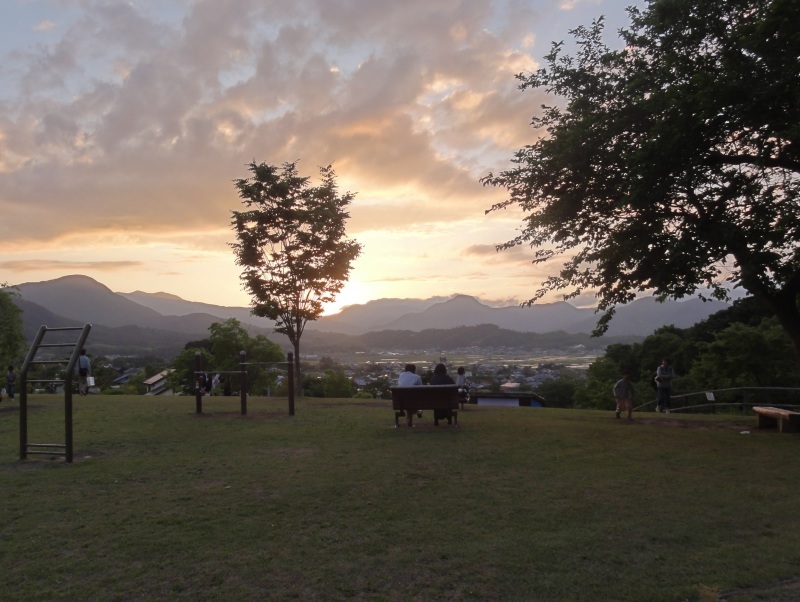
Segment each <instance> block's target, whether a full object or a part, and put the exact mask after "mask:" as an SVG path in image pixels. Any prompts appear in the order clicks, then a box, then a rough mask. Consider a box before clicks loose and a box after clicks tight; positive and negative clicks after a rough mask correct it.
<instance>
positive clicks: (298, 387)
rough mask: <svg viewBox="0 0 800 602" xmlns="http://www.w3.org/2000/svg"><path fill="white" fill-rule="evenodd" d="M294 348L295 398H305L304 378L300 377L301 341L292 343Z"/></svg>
mask: <svg viewBox="0 0 800 602" xmlns="http://www.w3.org/2000/svg"><path fill="white" fill-rule="evenodd" d="M292 346H293V347H294V396H295V397H298V398H300V397H303V377H302V376H301V375H300V339H295V340H294V341H293V342H292Z"/></svg>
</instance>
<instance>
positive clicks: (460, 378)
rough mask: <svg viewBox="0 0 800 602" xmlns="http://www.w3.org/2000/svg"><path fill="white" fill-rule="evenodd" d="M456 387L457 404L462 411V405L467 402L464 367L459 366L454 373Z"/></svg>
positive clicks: (467, 388) (467, 392)
mask: <svg viewBox="0 0 800 602" xmlns="http://www.w3.org/2000/svg"><path fill="white" fill-rule="evenodd" d="M456 385H458V403H460V404H461V409H462V410H463V409H464V404H465V403H467V401H469V387H468V386H467V373H466V372H465V370H464V366H459V367H458V370H457V371H456Z"/></svg>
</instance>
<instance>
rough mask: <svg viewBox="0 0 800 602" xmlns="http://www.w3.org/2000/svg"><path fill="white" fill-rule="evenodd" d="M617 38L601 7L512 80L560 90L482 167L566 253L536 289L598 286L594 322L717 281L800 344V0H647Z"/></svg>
mask: <svg viewBox="0 0 800 602" xmlns="http://www.w3.org/2000/svg"><path fill="white" fill-rule="evenodd" d="M630 17H631V26H630V29H627V30H622V31H621V32H620V36H621V37H622V40H623V42H624V47H623V48H622V49H621V50H612V49H610V48H609V47H608V46H607V45H606V44H605V43H604V42H603V40H602V34H603V20H602V18H601V19H599V20H598V21H595V22H594V23H593V24H592V25H591V26H590V27H582V28H578V29H577V30H575V31H573V32H571V33H572V34H573V35H574V36H575V38H576V41H577V43H578V47H577V48H578V50H577V51H576V53H575V55H574V56H567V55H566V54H565V53H564V50H563V44H562V43H556V44H554V45H553V47H552V51H551V52H550V54H549V55H548V56H547V57H546V65H545V66H544V67H543V68H541V69H539V70H538V71H536V72H534V73H529V74H520V75H519V76H518V78H519V79H520V80H521V82H522V83H521V86H520V87H521V88H522V89H526V88H544V89H545V90H546V91H547V92H548V93H550V94H553V95H554V96H556V97H557V98H560V99H561V100H560V101H558V102H554V103H552V106H543V107H542V112H541V114H540V115H538V116H536V117H535V118H534V119H533V121H532V125H533V126H534V127H535V128H536V129H537V130H539V131H540V132H541V133H542V135H541V137H540V138H539V139H538V140H537V141H536V142H535V143H533V144H531V145H530V146H526V147H525V148H523V149H521V150H520V151H518V152H517V153H516V155H515V157H514V159H513V167H512V168H511V169H509V170H507V171H503V172H501V173H499V174H497V175H495V174H489V175H488V176H487V177H486V178H484V179H483V182H484V183H485V184H487V185H493V186H500V187H505V188H506V189H507V190H508V191H509V197H508V199H507V200H505V201H504V202H501V203H498V204H497V205H495V206H494V207H492V208H491V209H490V210H489V211H493V210H498V209H502V208H505V207H509V206H512V205H519V206H520V207H521V208H522V209H523V210H524V212H525V217H524V223H523V227H522V229H521V231H520V234H519V235H518V236H517V237H516V238H514V239H513V240H510V241H508V242H507V243H505V244H503V245H500V247H499V248H509V247H513V246H516V245H520V244H528V245H530V246H532V247H534V248H535V249H536V250H535V254H534V257H533V261H534V262H545V261H549V260H552V259H553V258H555V257H559V256H560V257H563V260H564V264H563V267H562V269H561V271H560V273H559V274H557V275H555V276H553V277H551V278H549V279H547V280H546V281H544V282H543V283H542V285H541V287H540V288H539V289H538V290H537V291H536V293H535V295H534V297H533V298H532V299H531V300H530V301H529V302H534V301H536V300H537V299H540V298H541V297H542V296H544V295H545V294H547V293H549V292H551V291H555V290H565V291H566V296H567V298H569V297H572V296H575V295H578V294H581V293H586V292H593V293H595V294H596V295H597V297H598V300H599V309H600V310H604V311H605V314H604V315H603V317H602V318H601V319H600V322H599V324H598V329H597V331H596V332H597V333H602V332H604V331H605V329H606V328H607V326H608V320H609V319H610V318H611V317H612V316H613V313H614V307H615V306H616V305H618V304H624V303H627V302H629V301H631V300H632V299H634V297H635V296H636V294H637V293H638V292H643V291H651V292H652V293H653V294H655V295H656V296H658V297H659V298H681V297H684V296H687V295H693V294H701V293H702V291H703V290H705V289H706V287H708V288H710V290H711V294H712V295H713V296H715V297H717V298H725V297H726V289H725V288H724V284H725V282H728V283H733V284H735V285H738V286H741V287H743V288H744V289H746V290H747V291H748V292H750V293H751V294H752V295H754V296H756V297H758V298H760V299H762V300H763V301H764V302H766V303H767V304H768V305H769V307H770V308H771V309H772V310H773V311H774V312H775V315H776V316H777V318H778V320H779V321H780V324H781V326H782V327H783V329H784V331H785V332H786V333H787V335H788V336H789V338H790V339H791V340H792V343H793V345H794V349H795V351H796V353H797V355H798V358H800V313H798V296H799V293H800V251H799V248H800V246H799V245H798V241H800V28H799V27H798V26H797V24H798V23H800V2H797V0H651V1H650V2H649V3H648V6H647V8H646V10H644V11H639V10H637V9H630Z"/></svg>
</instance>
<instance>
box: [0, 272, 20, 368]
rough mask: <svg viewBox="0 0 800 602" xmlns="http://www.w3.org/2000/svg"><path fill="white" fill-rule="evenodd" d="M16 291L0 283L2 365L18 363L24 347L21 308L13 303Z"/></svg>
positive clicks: (0, 352) (0, 355)
mask: <svg viewBox="0 0 800 602" xmlns="http://www.w3.org/2000/svg"><path fill="white" fill-rule="evenodd" d="M16 296H18V293H17V292H16V291H15V290H14V289H13V288H9V287H8V285H7V284H5V283H3V284H0V360H2V362H3V363H2V364H0V365H2V367H3V368H5V367H6V366H8V365H10V364H14V365H16V364H18V363H19V360H20V359H21V357H22V352H23V349H24V348H25V330H24V326H23V322H22V310H21V309H20V308H19V307H17V305H16V304H15V303H14V297H16Z"/></svg>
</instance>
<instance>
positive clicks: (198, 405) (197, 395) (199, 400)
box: [194, 351, 203, 414]
mask: <svg viewBox="0 0 800 602" xmlns="http://www.w3.org/2000/svg"><path fill="white" fill-rule="evenodd" d="M200 357H201V356H200V352H199V351H195V352H194V406H195V409H194V411H195V413H196V414H202V413H203V393H202V391H200V375H199V372H200V368H201V367H202V366H201V365H200Z"/></svg>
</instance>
